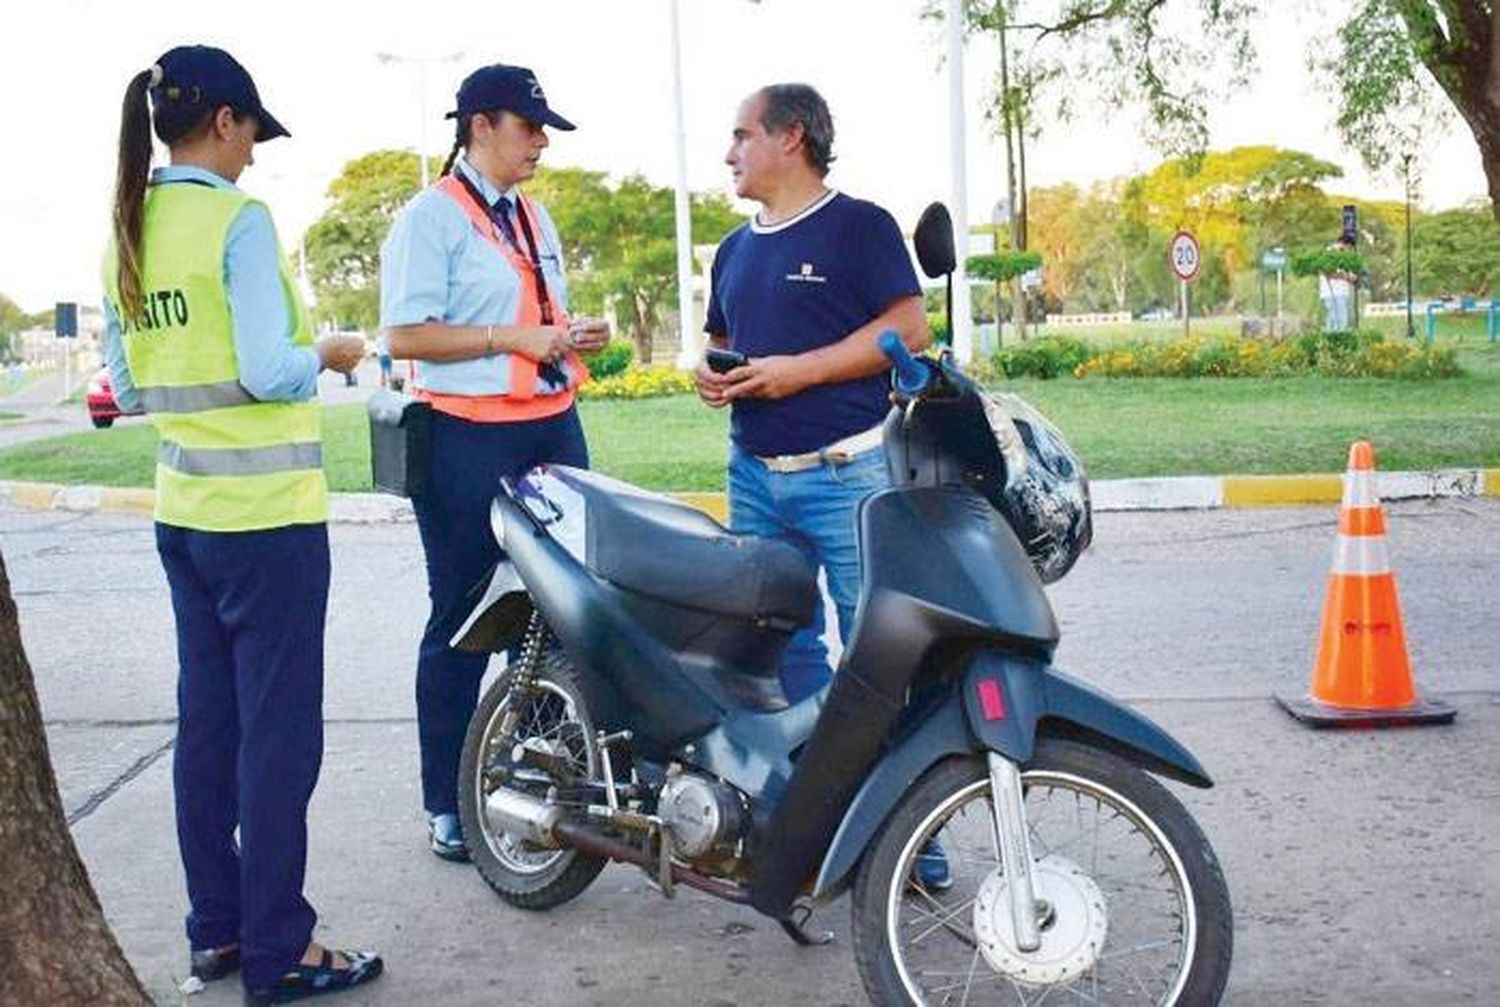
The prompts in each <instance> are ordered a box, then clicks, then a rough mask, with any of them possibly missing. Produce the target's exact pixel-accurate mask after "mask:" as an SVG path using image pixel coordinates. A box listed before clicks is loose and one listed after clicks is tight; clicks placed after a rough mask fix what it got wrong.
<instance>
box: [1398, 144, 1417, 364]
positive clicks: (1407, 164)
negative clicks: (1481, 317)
mask: <svg viewBox="0 0 1500 1007" xmlns="http://www.w3.org/2000/svg"><path fill="white" fill-rule="evenodd" d="M1401 174H1402V178H1403V179H1404V181H1405V184H1406V338H1407V339H1416V338H1417V326H1416V323H1415V322H1414V321H1413V320H1412V309H1411V155H1410V154H1407V155H1405V156H1403V157H1402V158H1401Z"/></svg>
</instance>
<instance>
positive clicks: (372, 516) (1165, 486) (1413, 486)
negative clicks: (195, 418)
mask: <svg viewBox="0 0 1500 1007" xmlns="http://www.w3.org/2000/svg"><path fill="white" fill-rule="evenodd" d="M1376 484H1377V486H1378V488H1379V491H1380V497H1381V499H1382V500H1430V499H1437V498H1439V497H1478V496H1491V497H1500V469H1437V470H1433V471H1429V472H1377V473H1376ZM1089 488H1090V490H1091V491H1092V496H1093V504H1094V509H1095V510H1096V511H1163V510H1222V509H1230V508H1243V507H1291V506H1299V505H1307V504H1336V503H1338V502H1339V499H1340V497H1341V496H1342V493H1343V476H1342V475H1331V474H1325V473H1312V474H1307V475H1282V476H1170V477H1163V478H1159V479H1101V480H1098V481H1097V482H1093V483H1091V484H1090V487H1089ZM671 495H672V496H674V497H676V498H677V499H679V500H681V501H683V502H684V503H687V504H690V505H692V506H693V507H696V508H698V509H699V510H701V511H703V512H705V513H706V514H708V515H710V516H711V517H713V518H716V519H717V520H719V521H724V520H726V516H727V506H726V503H725V500H724V494H723V493H712V492H684V493H673V494H671ZM0 502H8V503H10V504H13V505H15V506H17V507H25V508H28V509H31V510H60V511H72V512H77V513H87V512H93V511H99V512H103V513H109V514H136V515H145V516H150V514H151V513H152V510H153V508H154V506H155V502H156V494H155V492H154V491H152V490H148V489H137V488H122V487H117V486H65V485H60V484H58V483H32V482H3V481H0ZM328 520H329V521H330V522H331V523H333V524H402V523H408V522H411V521H414V520H415V515H414V514H413V512H412V507H411V501H410V500H404V499H401V498H400V497H393V496H387V495H386V494H383V493H334V494H331V495H330V498H329V508H328Z"/></svg>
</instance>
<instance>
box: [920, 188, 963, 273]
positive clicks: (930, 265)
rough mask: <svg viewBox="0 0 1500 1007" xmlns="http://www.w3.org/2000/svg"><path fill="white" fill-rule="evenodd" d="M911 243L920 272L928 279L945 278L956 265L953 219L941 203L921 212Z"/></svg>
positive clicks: (933, 204)
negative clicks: (915, 252) (915, 251)
mask: <svg viewBox="0 0 1500 1007" xmlns="http://www.w3.org/2000/svg"><path fill="white" fill-rule="evenodd" d="M911 241H912V244H913V245H914V246H915V247H916V250H917V262H918V263H919V264H920V265H921V266H922V272H924V273H926V274H927V275H928V276H929V277H930V278H932V279H934V280H935V279H937V278H938V277H939V276H946V275H948V274H949V273H951V272H953V270H954V268H955V267H956V266H957V265H958V260H957V259H956V258H955V257H954V254H953V218H952V217H950V216H949V215H948V208H947V207H946V206H944V205H943V204H942V203H932V204H931V205H929V206H928V207H927V209H925V210H923V211H922V216H921V218H920V219H918V220H917V229H916V231H915V232H914V233H913V234H912V239H911Z"/></svg>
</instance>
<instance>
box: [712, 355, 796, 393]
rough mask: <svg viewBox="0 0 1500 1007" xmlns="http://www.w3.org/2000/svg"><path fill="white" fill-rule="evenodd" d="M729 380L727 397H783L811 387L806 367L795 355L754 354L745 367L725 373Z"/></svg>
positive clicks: (726, 386)
mask: <svg viewBox="0 0 1500 1007" xmlns="http://www.w3.org/2000/svg"><path fill="white" fill-rule="evenodd" d="M724 376H725V377H726V378H727V379H729V380H728V382H727V383H726V385H725V387H724V397H725V398H726V399H728V400H729V401H731V402H732V401H734V400H735V399H784V398H786V397H788V396H790V395H796V394H797V393H798V392H800V391H802V390H803V389H805V388H807V387H809V385H811V383H812V382H810V381H809V380H808V374H807V367H806V366H805V365H804V364H800V363H798V361H797V358H796V357H755V358H753V359H752V360H751V361H750V362H749V363H748V364H746V365H745V366H744V367H736V368H735V369H734V370H732V371H730V372H729V373H728V374H726V375H724Z"/></svg>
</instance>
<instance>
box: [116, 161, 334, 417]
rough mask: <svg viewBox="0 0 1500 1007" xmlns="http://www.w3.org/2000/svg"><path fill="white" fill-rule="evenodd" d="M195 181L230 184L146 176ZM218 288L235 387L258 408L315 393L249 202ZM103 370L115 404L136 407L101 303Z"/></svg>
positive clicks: (210, 178)
mask: <svg viewBox="0 0 1500 1007" xmlns="http://www.w3.org/2000/svg"><path fill="white" fill-rule="evenodd" d="M195 182H201V183H204V184H207V185H211V186H213V187H214V188H216V189H233V188H234V186H233V185H232V184H231V183H230V182H228V181H226V180H225V179H223V178H220V177H219V176H218V175H215V174H214V173H213V172H211V171H206V170H204V169H203V168H194V167H190V166H188V165H168V166H166V167H162V168H157V169H156V170H155V171H153V172H152V173H151V184H152V185H167V184H172V183H177V184H183V183H188V184H191V183H195ZM224 289H225V290H226V291H227V292H228V294H229V314H230V318H231V319H232V320H233V323H234V357H235V362H236V363H237V364H238V365H239V369H240V384H241V385H242V386H243V387H244V389H245V391H247V392H249V393H250V394H251V395H253V396H254V397H255V398H257V399H260V400H261V401H263V402H300V401H303V400H305V399H310V398H312V396H313V393H314V392H316V391H317V389H318V371H319V370H320V365H319V363H318V354H317V353H316V352H315V351H314V350H312V349H311V348H309V347H306V346H294V345H292V325H293V322H292V311H291V305H289V304H287V301H286V291H285V289H284V288H283V287H282V285H281V248H280V246H279V245H278V244H277V243H276V228H275V226H274V225H273V224H272V223H271V214H270V211H268V210H267V209H266V208H265V207H264V206H262V205H260V204H258V203H251V204H250V205H248V206H246V207H245V208H244V209H243V210H241V211H240V212H239V215H238V216H236V217H235V218H234V222H233V223H231V224H230V225H229V234H228V236H227V237H226V238H225V241H224ZM102 351H103V356H104V364H105V366H106V367H108V368H109V380H110V384H112V385H113V386H114V394H115V401H116V402H118V403H119V405H120V408H122V409H137V408H139V407H140V396H139V395H138V394H137V392H136V389H135V382H134V381H132V380H131V377H130V368H129V367H128V366H127V365H126V362H125V346H124V343H123V342H122V341H121V339H120V319H119V316H118V315H116V314H115V309H114V306H113V305H111V304H110V303H109V299H108V298H105V300H104V344H103V347H102Z"/></svg>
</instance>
